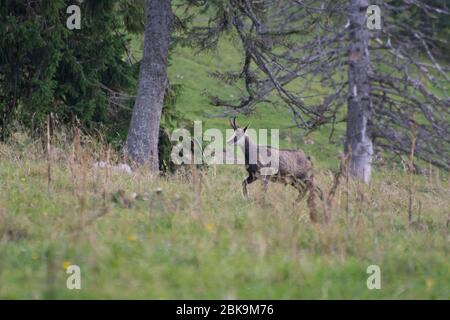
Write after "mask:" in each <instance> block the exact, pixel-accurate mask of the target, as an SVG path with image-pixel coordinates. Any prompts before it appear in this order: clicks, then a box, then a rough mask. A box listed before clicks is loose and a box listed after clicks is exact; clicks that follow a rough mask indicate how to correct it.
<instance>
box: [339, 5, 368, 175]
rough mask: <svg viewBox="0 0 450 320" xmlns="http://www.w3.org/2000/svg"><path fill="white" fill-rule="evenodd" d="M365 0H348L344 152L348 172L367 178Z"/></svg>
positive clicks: (366, 31)
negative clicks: (346, 97)
mask: <svg viewBox="0 0 450 320" xmlns="http://www.w3.org/2000/svg"><path fill="white" fill-rule="evenodd" d="M368 5H369V3H368V1H367V0H352V1H351V7H350V14H349V20H350V44H349V69H348V81H349V96H348V119H347V139H346V143H345V152H346V154H347V156H349V159H350V168H349V169H350V174H351V175H352V176H353V177H355V178H357V179H360V180H362V181H364V182H366V183H367V182H369V181H370V174H371V167H372V154H373V146H372V140H371V137H370V123H371V121H370V120H371V101H370V80H369V71H370V59H369V48H368V44H369V37H370V33H369V32H370V31H369V30H368V28H367V26H366V9H367V7H368Z"/></svg>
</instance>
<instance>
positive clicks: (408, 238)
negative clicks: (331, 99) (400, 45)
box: [0, 40, 450, 299]
mask: <svg viewBox="0 0 450 320" xmlns="http://www.w3.org/2000/svg"><path fill="white" fill-rule="evenodd" d="M139 42H140V41H137V42H136V43H139ZM135 47H136V49H135V51H136V52H135V54H136V57H139V54H140V49H139V46H138V45H135ZM240 59H241V58H240V55H239V52H238V48H236V47H235V45H234V44H233V42H232V41H231V40H225V41H222V42H221V44H220V47H219V50H217V51H216V52H208V53H195V52H193V51H192V50H191V49H189V48H181V47H177V48H175V49H174V51H173V54H172V57H171V60H170V64H171V65H170V69H169V76H170V81H171V82H172V83H177V84H181V85H182V86H183V91H182V94H181V96H180V97H179V99H178V100H177V105H176V108H177V109H178V110H179V111H180V112H182V113H183V114H184V115H186V116H187V117H188V118H189V119H191V120H202V121H204V122H203V127H204V129H207V128H213V127H217V128H220V129H225V128H228V119H227V118H218V117H214V115H217V114H220V113H223V110H222V109H220V108H217V107H212V106H210V104H209V100H208V97H207V95H206V94H205V93H210V94H214V95H218V96H220V97H221V98H233V97H237V96H239V95H240V91H239V90H238V89H236V88H233V87H230V86H226V85H224V84H223V83H220V82H219V81H218V80H216V79H214V78H212V77H210V76H209V73H210V72H214V71H215V70H236V71H237V70H239V68H240V66H241V60H240ZM318 89H320V88H318ZM273 101H274V103H263V104H261V105H259V106H258V108H257V109H256V110H255V112H254V113H252V114H251V115H249V116H246V117H239V118H238V121H240V122H242V123H246V122H248V121H250V122H251V127H252V128H278V129H280V137H281V141H280V146H281V147H294V148H302V149H304V150H305V151H306V153H307V154H309V155H311V156H313V158H314V159H315V167H316V171H317V172H316V179H317V183H318V185H319V186H320V187H321V188H322V189H323V190H324V191H325V192H326V191H328V190H329V189H330V186H331V184H332V180H333V177H332V172H331V171H330V169H336V168H337V167H338V164H339V160H338V154H339V152H340V150H341V149H342V141H343V135H344V132H345V127H344V125H343V124H339V125H337V127H336V132H335V136H334V137H333V142H334V143H330V141H329V139H328V134H329V128H327V127H323V128H321V129H320V130H319V131H317V132H314V133H312V134H311V135H309V136H308V137H307V139H308V140H306V139H305V137H303V136H302V132H300V131H299V130H298V129H295V128H294V127H293V125H292V124H293V122H292V121H291V115H290V114H289V112H288V111H287V109H286V108H285V107H283V106H282V105H280V104H277V103H276V99H275V98H274V99H273ZM61 141H63V142H61ZM306 141H309V142H308V143H306ZM82 145H83V147H82V148H78V145H77V144H75V145H73V144H72V141H71V140H70V139H60V141H59V144H58V145H57V146H58V149H57V152H56V154H55V155H54V159H53V160H52V161H51V168H50V172H51V178H52V179H51V183H50V186H49V184H48V161H47V157H46V153H45V150H44V147H43V146H42V143H41V142H40V141H33V140H31V139H30V138H29V137H28V136H27V135H26V134H23V133H20V132H17V133H16V134H14V135H13V137H12V138H11V139H10V141H7V142H6V143H1V144H0V299H21V298H25V299H42V298H52V299H53V298H54V299H80V298H81V299H89V298H94V299H110V298H118V299H132V298H136V299H304V298H306V299H417V298H421V299H422V298H423V299H448V298H450V246H449V245H450V231H449V229H448V228H449V227H448V226H446V223H447V221H448V219H449V213H450V211H449V210H450V181H449V179H448V176H447V175H444V174H442V173H440V172H439V171H437V170H436V169H434V168H431V169H432V170H431V171H430V170H427V172H428V174H427V175H423V176H421V175H416V176H414V177H413V179H412V180H411V178H410V176H409V174H408V173H407V172H406V171H405V170H402V169H401V168H400V167H398V166H394V165H393V164H391V163H387V164H386V165H384V166H383V167H379V168H378V167H377V168H375V171H374V174H373V181H372V182H371V183H370V184H369V185H362V184H359V183H356V182H354V181H351V180H350V181H348V182H346V180H345V179H343V180H342V181H341V184H340V185H339V187H338V189H337V193H336V196H335V199H334V201H333V203H332V206H331V207H330V208H329V213H330V215H331V218H330V221H329V223H328V224H327V225H324V224H313V223H311V222H310V220H309V212H308V209H307V206H306V201H305V200H303V202H301V203H300V204H299V205H297V206H294V205H293V200H294V199H295V197H296V196H297V194H296V192H295V190H293V189H292V188H290V187H285V186H283V185H278V184H271V185H270V187H269V192H268V193H267V194H265V195H264V194H263V193H262V192H261V191H262V186H261V184H260V183H259V182H256V183H254V184H252V185H250V186H249V193H250V198H251V200H250V201H246V200H244V199H243V197H242V195H241V181H242V179H243V178H244V177H245V176H246V173H245V170H244V168H243V166H242V165H241V166H239V165H226V166H212V167H209V168H204V169H202V170H196V171H195V172H192V168H190V167H185V168H181V169H180V170H179V171H178V172H177V173H175V174H171V175H167V176H164V177H157V176H154V175H152V174H151V172H149V171H147V170H146V169H140V170H137V171H135V172H134V173H133V174H132V175H129V174H127V173H124V172H116V171H114V170H106V169H104V168H96V167H95V166H94V163H95V162H96V161H99V160H103V161H106V159H107V158H108V157H107V156H106V154H107V152H106V147H105V145H103V144H102V143H99V142H98V141H97V140H96V139H91V138H89V137H83V144H82ZM109 161H110V162H111V163H115V162H118V161H120V160H119V157H118V156H117V155H115V154H111V157H110V159H109ZM410 197H411V198H412V222H408V207H409V199H410ZM72 264H74V265H78V266H79V267H80V268H81V283H82V287H81V290H68V289H67V288H66V280H67V277H68V275H67V274H66V268H67V267H68V266H69V265H72ZM370 265H378V266H379V267H380V269H381V289H380V290H369V289H368V288H367V285H366V281H367V278H368V277H369V274H367V272H366V271H367V267H368V266H370Z"/></svg>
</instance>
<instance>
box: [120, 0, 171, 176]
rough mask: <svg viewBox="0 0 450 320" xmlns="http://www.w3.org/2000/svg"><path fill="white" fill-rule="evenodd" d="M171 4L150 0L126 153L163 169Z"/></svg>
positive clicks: (147, 3)
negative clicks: (160, 147) (160, 153)
mask: <svg viewBox="0 0 450 320" xmlns="http://www.w3.org/2000/svg"><path fill="white" fill-rule="evenodd" d="M170 2H171V1H170V0H146V2H145V15H146V22H145V32H144V55H143V58H142V61H141V65H140V75H139V85H138V90H137V95H136V101H135V104H134V108H133V115H132V118H131V124H130V128H129V131H128V138H127V143H126V147H125V148H126V153H127V155H128V156H129V157H130V158H131V160H133V161H135V162H137V163H138V164H141V165H143V164H148V165H149V166H150V168H151V169H152V170H155V171H157V170H158V169H159V159H158V139H159V125H160V120H161V112H162V107H163V101H164V94H165V90H166V85H167V61H168V53H169V41H170V26H171V21H172V9H171V3H170Z"/></svg>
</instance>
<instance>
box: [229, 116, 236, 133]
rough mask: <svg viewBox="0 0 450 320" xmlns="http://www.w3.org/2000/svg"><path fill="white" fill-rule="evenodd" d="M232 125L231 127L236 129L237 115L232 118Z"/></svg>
mask: <svg viewBox="0 0 450 320" xmlns="http://www.w3.org/2000/svg"><path fill="white" fill-rule="evenodd" d="M230 125H231V127H232V128H233V129H234V130H236V129H237V126H236V117H233V118H230Z"/></svg>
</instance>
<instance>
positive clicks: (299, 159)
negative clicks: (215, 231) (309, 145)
mask: <svg viewBox="0 0 450 320" xmlns="http://www.w3.org/2000/svg"><path fill="white" fill-rule="evenodd" d="M230 125H231V127H232V128H233V129H234V133H233V135H232V136H231V138H230V139H229V140H228V143H229V144H232V145H233V144H236V145H238V146H239V147H240V148H241V150H242V152H243V153H244V156H245V169H246V170H247V172H248V177H247V178H245V179H244V181H242V192H243V195H244V197H245V198H248V193H247V185H249V184H251V183H253V182H255V181H256V180H258V179H260V180H262V182H263V186H264V191H267V187H268V183H269V181H273V182H280V183H284V184H285V185H291V186H293V187H294V188H296V189H297V190H298V192H299V195H298V197H297V199H296V200H295V202H296V203H297V202H299V201H301V200H302V199H303V197H304V196H305V195H306V193H307V192H308V191H309V197H308V201H307V202H308V207H309V208H310V213H311V219H312V220H313V221H317V218H318V217H317V207H316V200H315V199H316V198H315V197H316V194H318V195H319V197H320V198H321V199H323V194H322V191H321V190H320V188H318V187H317V186H315V184H314V172H313V166H312V162H311V158H310V157H309V156H306V155H305V153H304V152H303V151H302V150H287V149H276V148H272V147H271V146H262V145H258V144H256V143H255V142H253V141H252V139H250V137H249V136H248V135H247V133H246V131H247V128H248V125H247V126H245V127H244V128H241V127H239V126H238V125H237V124H236V118H235V117H234V118H232V119H230ZM277 154H278V172H277V173H275V174H272V175H267V174H264V173H265V172H264V168H269V167H270V166H271V163H270V162H268V161H267V159H264V157H266V156H267V157H270V158H272V159H273V157H272V156H274V157H276V156H277Z"/></svg>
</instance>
